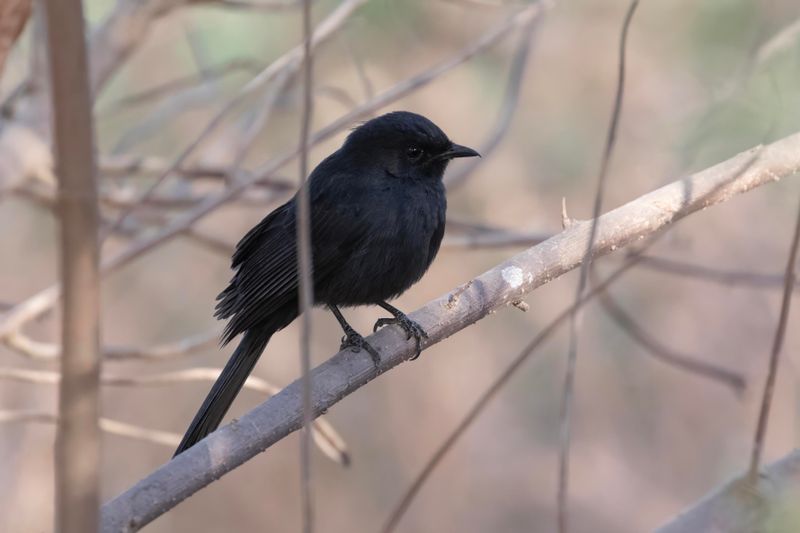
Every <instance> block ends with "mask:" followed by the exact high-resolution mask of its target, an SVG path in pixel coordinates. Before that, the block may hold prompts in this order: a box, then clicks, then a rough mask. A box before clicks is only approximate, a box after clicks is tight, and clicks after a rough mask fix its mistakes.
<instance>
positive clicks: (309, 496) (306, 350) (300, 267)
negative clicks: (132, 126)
mask: <svg viewBox="0 0 800 533" xmlns="http://www.w3.org/2000/svg"><path fill="white" fill-rule="evenodd" d="M312 67H313V65H312V58H311V1H310V0H303V109H302V116H301V120H300V155H299V159H300V187H299V190H298V191H297V196H296V198H297V271H298V273H299V276H298V278H299V279H298V281H299V296H300V313H301V315H300V369H301V378H300V379H301V381H302V389H303V429H302V432H301V434H300V509H301V513H302V520H301V523H302V527H303V532H304V533H312V532H313V531H314V494H313V491H312V486H311V423H312V421H313V420H314V412H313V405H312V403H311V387H312V382H311V308H312V306H313V305H314V282H313V279H314V278H313V272H312V271H311V200H310V197H309V192H308V180H307V179H306V176H308V146H309V139H308V137H309V133H310V132H311V117H312V114H313V106H314V100H313V98H314V92H313V84H312V78H311V76H312Z"/></svg>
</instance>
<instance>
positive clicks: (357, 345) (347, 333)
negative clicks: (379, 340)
mask: <svg viewBox="0 0 800 533" xmlns="http://www.w3.org/2000/svg"><path fill="white" fill-rule="evenodd" d="M328 308H329V309H330V310H331V312H332V313H333V316H335V317H336V320H338V321H339V325H340V326H342V330H343V331H344V337H342V344H341V346H339V349H340V350H344V349H345V348H352V351H354V352H360V351H361V348H364V350H366V351H367V353H368V354H369V355H370V357H372V362H373V363H375V364H376V365H377V364H379V363H380V362H381V356H380V355H379V354H378V350H376V349H375V348H373V347H372V346H370V344H369V343H368V342H367V341H365V340H364V337H362V336H361V335H359V333H358V332H357V331H356V330H354V329H353V326H351V325H350V324H348V323H347V320H345V319H344V315H342V312H341V311H339V308H338V307H336V306H335V305H329V306H328Z"/></svg>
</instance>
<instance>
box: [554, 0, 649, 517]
mask: <svg viewBox="0 0 800 533" xmlns="http://www.w3.org/2000/svg"><path fill="white" fill-rule="evenodd" d="M638 5H639V0H633V1H632V2H631V3H630V5H629V7H628V11H627V12H626V14H625V21H624V22H623V24H622V33H621V35H620V44H619V67H618V71H617V88H616V93H615V96H614V109H613V111H612V113H611V123H610V124H609V127H608V136H607V138H606V144H605V150H604V152H603V160H602V163H601V164H600V173H599V176H598V179H597V190H596V192H595V196H594V208H593V210H592V228H591V231H590V232H589V241H588V243H587V245H586V253H585V254H584V256H583V261H582V262H581V268H580V274H579V279H578V287H577V289H576V291H575V302H579V301H580V300H581V298H582V296H583V293H584V291H585V290H586V285H587V281H588V278H589V268H590V264H591V260H592V255H591V254H592V248H593V245H594V239H595V237H596V234H597V220H598V217H599V216H600V213H601V212H602V206H603V193H604V191H605V183H606V178H607V175H608V168H609V164H610V162H611V156H612V154H613V151H614V145H615V143H616V138H617V127H618V125H619V119H620V115H621V114H622V100H623V95H624V92H625V47H626V44H627V40H628V29H629V28H630V23H631V20H632V19H633V15H634V13H635V12H636V7H637V6H638ZM580 318H581V317H580V315H579V310H578V308H577V307H576V308H575V311H573V312H572V313H571V315H570V324H569V351H568V354H567V371H566V375H565V378H564V391H563V396H562V399H561V413H560V417H559V418H560V420H561V431H560V446H559V461H558V464H559V466H558V495H557V505H558V531H559V533H567V531H568V529H569V527H568V519H569V510H568V508H567V497H568V492H569V486H568V482H569V453H570V446H571V440H572V404H573V401H574V396H575V393H574V388H575V372H576V363H577V359H578V335H579V332H580Z"/></svg>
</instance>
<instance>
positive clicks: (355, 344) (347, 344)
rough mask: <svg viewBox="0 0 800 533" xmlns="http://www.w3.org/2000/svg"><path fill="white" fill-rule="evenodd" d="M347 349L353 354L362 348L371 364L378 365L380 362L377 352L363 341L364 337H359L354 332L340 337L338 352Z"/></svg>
mask: <svg viewBox="0 0 800 533" xmlns="http://www.w3.org/2000/svg"><path fill="white" fill-rule="evenodd" d="M347 348H350V350H351V351H353V352H360V351H361V349H362V348H363V349H364V350H365V351H366V352H367V353H368V354H369V356H370V357H371V358H372V362H373V363H375V364H376V365H378V364H379V363H380V362H381V356H380V354H379V353H378V350H376V349H375V348H373V347H372V346H371V345H370V343H368V342H367V341H366V340H364V337H362V336H361V335H359V334H358V333H357V332H356V331H348V332H347V334H346V335H345V336H344V337H342V344H341V345H340V346H339V350H345V349H347Z"/></svg>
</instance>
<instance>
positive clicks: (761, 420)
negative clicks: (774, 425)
mask: <svg viewBox="0 0 800 533" xmlns="http://www.w3.org/2000/svg"><path fill="white" fill-rule="evenodd" d="M798 243H800V206H798V208H797V223H796V224H795V228H794V235H792V243H791V245H790V247H789V259H788V261H787V262H786V273H785V274H784V286H783V299H782V301H781V314H780V318H778V327H777V329H776V330H775V338H774V339H773V341H772V352H771V353H770V356H769V370H768V372H767V380H766V383H765V384H764V394H763V396H762V398H761V409H760V410H759V413H758V424H757V426H756V434H755V437H754V438H753V451H752V455H751V457H750V470H749V472H748V478H749V480H750V482H751V483H755V482H756V481H757V477H758V468H759V464H760V463H761V452H762V449H763V448H764V438H765V436H766V433H767V422H768V421H769V410H770V406H771V405H772V396H773V394H774V391H775V378H776V376H777V374H778V361H779V355H780V353H781V348H782V347H783V339H784V337H785V336H786V324H787V323H788V322H789V310H790V308H791V305H792V292H793V291H792V288H793V287H794V280H795V277H796V276H797V274H796V272H795V264H796V263H797V249H798Z"/></svg>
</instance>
